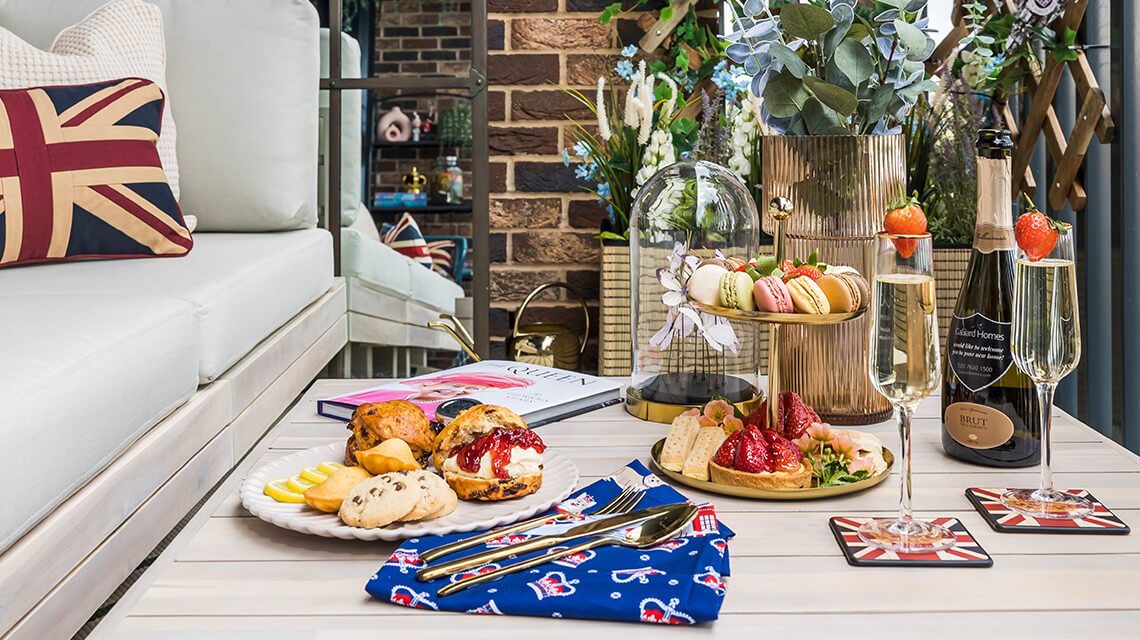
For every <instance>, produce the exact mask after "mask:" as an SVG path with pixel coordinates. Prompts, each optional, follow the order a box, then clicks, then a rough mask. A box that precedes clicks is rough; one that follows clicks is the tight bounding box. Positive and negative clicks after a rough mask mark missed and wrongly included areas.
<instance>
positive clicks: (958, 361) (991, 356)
mask: <svg viewBox="0 0 1140 640" xmlns="http://www.w3.org/2000/svg"><path fill="white" fill-rule="evenodd" d="M1012 333H1013V331H1012V325H1011V324H1010V323H1008V322H998V321H997V320H991V319H990V318H987V317H986V316H984V315H982V314H980V313H975V314H973V315H971V316H968V317H965V318H961V317H959V316H958V315H957V314H955V315H954V317H953V318H951V320H950V335H949V336H948V337H947V339H946V348H947V353H946V359H947V360H948V361H949V362H950V369H951V371H953V372H954V375H955V376H956V377H957V378H958V380H959V381H960V382H961V383H962V385H963V386H964V387H966V388H967V389H969V390H970V391H973V392H977V391H980V390H982V389H985V388H986V387H988V386H990V385H991V384H993V383H995V382H997V381H998V380H1000V379H1001V377H1002V376H1004V375H1005V373H1006V371H1009V368H1010V367H1011V366H1013V353H1012V352H1010V350H1009V349H1010V337H1011V335H1012Z"/></svg>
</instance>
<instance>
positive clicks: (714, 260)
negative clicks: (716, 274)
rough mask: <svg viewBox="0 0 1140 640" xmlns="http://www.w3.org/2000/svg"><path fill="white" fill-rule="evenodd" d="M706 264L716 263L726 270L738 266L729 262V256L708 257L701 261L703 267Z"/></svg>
mask: <svg viewBox="0 0 1140 640" xmlns="http://www.w3.org/2000/svg"><path fill="white" fill-rule="evenodd" d="M706 264H712V265H716V266H718V267H722V268H723V269H724V270H725V271H732V270H733V269H735V268H736V267H734V266H732V263H731V262H729V261H728V259H727V258H707V259H705V260H703V261H701V266H702V267H703V266H705V265H706Z"/></svg>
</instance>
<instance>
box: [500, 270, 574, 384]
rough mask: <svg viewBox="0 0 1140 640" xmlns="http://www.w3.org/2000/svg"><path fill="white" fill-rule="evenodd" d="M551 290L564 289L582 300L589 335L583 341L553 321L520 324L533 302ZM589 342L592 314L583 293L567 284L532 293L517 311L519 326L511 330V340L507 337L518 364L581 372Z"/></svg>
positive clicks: (553, 284)
mask: <svg viewBox="0 0 1140 640" xmlns="http://www.w3.org/2000/svg"><path fill="white" fill-rule="evenodd" d="M551 287H562V288H563V289H566V290H567V291H569V292H570V293H572V294H574V297H576V298H578V304H579V305H580V306H581V307H582V315H584V316H586V332H585V334H584V335H583V336H582V339H581V340H579V339H578V336H577V335H576V334H575V333H574V332H573V331H571V330H570V329H569V328H568V327H565V326H563V325H560V324H555V323H553V322H531V323H529V324H524V325H520V324H519V321H521V320H522V316H523V312H525V311H526V306H527V305H528V304H530V301H531V300H533V299H534V298H535V296H537V295H538V294H540V293H542V292H543V291H545V290H547V289H550V288H551ZM589 339H590V311H589V309H587V307H586V299H585V298H584V297H582V294H581V292H579V291H578V290H577V289H575V288H574V287H573V286H571V285H569V284H566V283H565V282H547V283H546V284H544V285H540V286H539V287H538V288H536V289H535V290H534V291H531V292H530V294H529V295H528V296H527V297H526V299H525V300H523V303H522V304H521V305H519V310H518V311H516V312H515V326H514V329H513V330H512V331H511V337H510V338H507V357H508V358H510V359H511V360H517V361H518V362H526V363H529V364H540V365H543V366H546V367H557V368H559V369H569V370H570V371H577V370H578V368H579V367H580V366H582V354H583V353H585V351H586V342H587V341H589Z"/></svg>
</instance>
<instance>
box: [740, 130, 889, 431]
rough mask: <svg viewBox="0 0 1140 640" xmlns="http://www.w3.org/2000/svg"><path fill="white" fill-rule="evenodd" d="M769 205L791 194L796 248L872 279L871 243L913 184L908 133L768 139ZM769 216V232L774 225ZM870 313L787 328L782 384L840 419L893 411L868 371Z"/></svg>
mask: <svg viewBox="0 0 1140 640" xmlns="http://www.w3.org/2000/svg"><path fill="white" fill-rule="evenodd" d="M762 149H763V154H764V167H763V185H764V202H770V201H771V200H772V198H775V197H777V196H782V197H784V198H787V199H789V200H791V202H792V206H793V210H792V216H791V218H789V220H788V231H787V238H788V253H787V255H789V256H793V257H801V258H807V256H808V254H810V253H811V252H812V251H813V250H815V249H819V257H820V260H822V261H823V262H826V263H828V264H843V265H849V266H852V267H855V268H856V269H858V270H859V271H860V272H861V273H863V274H864V275H865V276H867V279H868V280H870V279H871V269H872V263H871V254H870V250H869V248H870V245H871V241H872V239H873V238H874V235H875V233H876V232H877V231H879V230H881V229H882V225H883V216H884V215H885V214H886V210H887V205H888V204H889V203H890V202H891V201H892V200H894V199H895V198H897V197H898V195H899V193H900V190H901V188H903V187H904V185H905V184H906V153H905V147H904V139H903V136H902V135H901V134H899V135H889V136H766V137H765V138H764V140H763V143H762ZM760 209H761V211H762V212H763V213H762V214H761V215H762V217H763V225H764V231H766V232H767V233H769V234H771V233H773V232H774V231H775V222H774V221H773V220H772V218H771V216H770V215H768V214H767V208H766V207H760ZM867 323H868V320H867V318H866V316H864V317H863V318H860V319H858V320H854V321H852V322H847V323H844V324H841V325H834V326H824V327H797V326H788V327H785V328H784V329H783V330H782V331H781V334H780V345H779V349H780V388H781V390H784V391H795V392H797V393H799V394H800V395H801V396H803V399H804V401H805V402H807V403H808V404H809V405H811V406H812V407H814V408H815V410H816V411H817V412H818V413H819V414H820V417H821V418H823V419H824V420H827V421H829V422H831V423H833V424H843V425H858V424H872V423H875V422H881V421H883V420H886V419H887V418H889V417H890V414H891V405H890V403H888V402H887V400H886V398H884V397H883V396H882V394H880V393H879V392H878V391H877V390H876V389H875V388H874V387H873V386H872V385H871V381H870V378H869V377H868V375H867Z"/></svg>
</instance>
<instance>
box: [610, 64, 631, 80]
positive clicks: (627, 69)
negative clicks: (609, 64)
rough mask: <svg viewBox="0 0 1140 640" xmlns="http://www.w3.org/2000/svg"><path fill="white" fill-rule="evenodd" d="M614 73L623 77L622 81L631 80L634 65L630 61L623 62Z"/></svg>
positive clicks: (615, 68)
mask: <svg viewBox="0 0 1140 640" xmlns="http://www.w3.org/2000/svg"><path fill="white" fill-rule="evenodd" d="M614 71H616V72H617V74H618V75H619V76H621V78H622V80H629V79H630V78H632V77H633V63H632V62H630V61H629V60H622V61H620V62H618V63H617V66H616V67H614Z"/></svg>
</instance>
